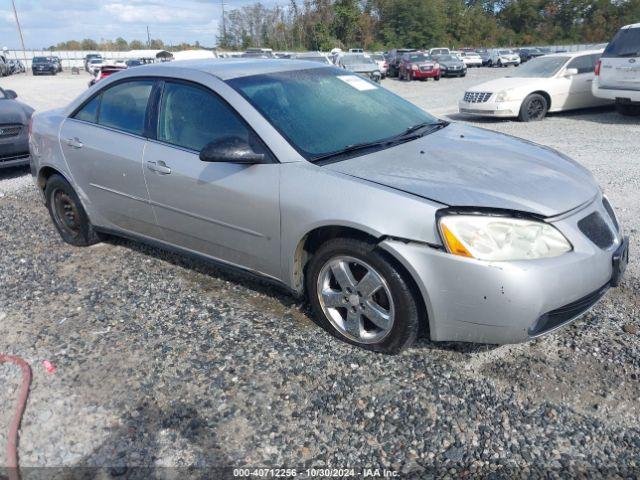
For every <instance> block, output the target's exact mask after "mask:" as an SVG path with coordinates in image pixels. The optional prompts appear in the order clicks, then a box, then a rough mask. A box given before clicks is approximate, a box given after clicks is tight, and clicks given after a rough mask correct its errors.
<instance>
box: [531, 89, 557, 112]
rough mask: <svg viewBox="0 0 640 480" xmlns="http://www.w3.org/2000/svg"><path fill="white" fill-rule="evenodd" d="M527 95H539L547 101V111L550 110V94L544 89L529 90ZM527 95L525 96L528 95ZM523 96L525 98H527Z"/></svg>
mask: <svg viewBox="0 0 640 480" xmlns="http://www.w3.org/2000/svg"><path fill="white" fill-rule="evenodd" d="M529 95H541V96H542V97H544V99H545V100H546V101H547V111H549V110H551V95H549V93H547V92H546V91H545V90H536V91H535V92H531V93H530V94H529ZM529 95H527V97H528V96H529ZM527 97H525V99H526V98H527Z"/></svg>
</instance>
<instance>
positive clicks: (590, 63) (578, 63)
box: [567, 55, 596, 74]
mask: <svg viewBox="0 0 640 480" xmlns="http://www.w3.org/2000/svg"><path fill="white" fill-rule="evenodd" d="M567 68H577V69H578V74H581V73H593V72H594V70H595V68H596V60H595V56H594V55H583V56H581V57H576V58H574V59H573V60H571V61H570V62H569V64H568V65H567Z"/></svg>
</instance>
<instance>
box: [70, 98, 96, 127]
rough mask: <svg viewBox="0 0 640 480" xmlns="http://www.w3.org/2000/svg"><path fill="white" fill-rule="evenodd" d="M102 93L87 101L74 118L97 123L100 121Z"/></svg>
mask: <svg viewBox="0 0 640 480" xmlns="http://www.w3.org/2000/svg"><path fill="white" fill-rule="evenodd" d="M101 98H102V95H96V96H95V97H93V99H91V101H90V102H89V103H87V104H86V105H85V106H84V107H82V109H81V110H79V111H78V112H76V114H75V115H74V117H73V118H75V119H77V120H83V121H85V122H91V123H97V122H98V107H99V106H100V99H101Z"/></svg>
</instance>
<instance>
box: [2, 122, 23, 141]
mask: <svg viewBox="0 0 640 480" xmlns="http://www.w3.org/2000/svg"><path fill="white" fill-rule="evenodd" d="M21 130H22V125H0V138H7V137H15V136H16V135H18V134H19V133H20V131H21Z"/></svg>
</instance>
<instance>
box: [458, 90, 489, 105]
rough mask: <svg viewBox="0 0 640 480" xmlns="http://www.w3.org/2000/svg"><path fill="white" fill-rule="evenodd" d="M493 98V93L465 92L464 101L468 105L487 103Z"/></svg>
mask: <svg viewBox="0 0 640 480" xmlns="http://www.w3.org/2000/svg"><path fill="white" fill-rule="evenodd" d="M489 98H491V92H465V93H464V101H465V102H468V103H485V102H486V101H488V100H489Z"/></svg>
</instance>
